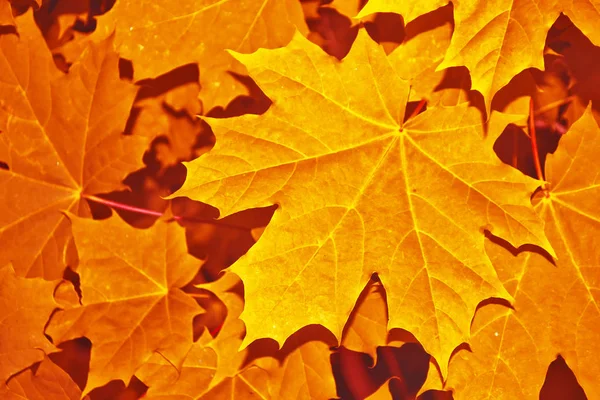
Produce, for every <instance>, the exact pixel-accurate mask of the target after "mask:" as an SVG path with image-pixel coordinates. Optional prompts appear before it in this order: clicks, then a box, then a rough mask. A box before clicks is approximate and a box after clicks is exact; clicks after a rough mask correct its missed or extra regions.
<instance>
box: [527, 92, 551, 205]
mask: <svg viewBox="0 0 600 400" xmlns="http://www.w3.org/2000/svg"><path fill="white" fill-rule="evenodd" d="M529 136H530V137H531V150H532V152H533V162H534V164H535V172H536V174H537V177H538V179H539V180H540V181H542V182H544V173H543V172H542V164H541V163H540V154H539V150H538V145H537V137H536V134H535V113H534V110H533V98H532V99H530V100H529ZM542 190H543V191H544V196H546V197H548V188H547V187H546V183H545V182H544V183H542Z"/></svg>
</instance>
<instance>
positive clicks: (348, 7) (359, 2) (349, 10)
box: [325, 0, 366, 22]
mask: <svg viewBox="0 0 600 400" xmlns="http://www.w3.org/2000/svg"><path fill="white" fill-rule="evenodd" d="M365 3H366V1H364V0H333V1H332V2H331V3H329V4H326V5H325V7H331V8H334V9H336V10H337V11H338V12H339V13H340V14H342V15H345V16H347V17H350V18H351V17H354V16H355V15H356V14H358V12H359V11H360V10H361V9H362V8H363V7H364V5H365ZM354 22H355V21H354Z"/></svg>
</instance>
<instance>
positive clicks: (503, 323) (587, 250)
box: [438, 108, 600, 400]
mask: <svg viewBox="0 0 600 400" xmlns="http://www.w3.org/2000/svg"><path fill="white" fill-rule="evenodd" d="M599 151H600V129H599V128H598V125H597V123H596V121H594V118H593V116H592V112H591V109H590V108H588V109H587V111H586V113H585V114H584V116H583V117H582V118H581V119H579V120H578V121H577V122H575V123H574V124H573V126H572V127H571V128H570V129H569V131H568V132H567V133H566V135H565V136H564V137H563V138H562V139H561V141H560V145H559V148H558V150H557V151H556V153H555V154H553V155H549V156H548V158H547V161H546V164H547V165H546V179H547V180H548V182H549V187H550V190H549V196H548V197H545V196H544V194H543V193H542V192H539V193H537V194H536V196H535V198H534V203H536V205H535V208H536V211H537V212H538V213H539V214H540V216H541V217H542V218H543V219H544V221H545V222H546V234H547V236H548V238H549V239H550V241H551V243H552V245H553V246H554V248H555V249H556V252H557V255H558V258H557V260H550V259H549V257H548V255H544V254H539V251H521V252H517V251H514V250H513V252H514V253H517V254H511V253H510V252H509V251H507V250H505V249H504V248H502V247H500V246H498V245H490V246H488V253H489V254H490V256H491V259H492V261H493V263H494V266H495V267H496V269H497V270H498V275H499V277H500V278H501V279H502V281H503V282H504V285H505V286H506V288H507V290H508V291H509V292H510V293H511V294H512V295H513V297H514V298H515V302H514V304H513V306H514V309H509V308H507V307H504V306H502V305H488V306H485V307H483V308H481V309H480V310H478V311H477V314H476V315H475V319H474V321H473V327H472V341H471V349H472V351H469V352H463V351H461V352H459V353H458V354H456V356H455V357H453V359H452V361H451V363H450V367H449V368H450V372H449V375H448V381H447V384H446V387H448V388H452V389H453V391H454V398H455V399H473V398H476V399H490V400H491V399H494V400H502V399H507V400H508V399H517V398H518V399H524V400H527V399H537V398H539V393H540V389H541V387H542V385H543V383H544V379H545V377H546V370H547V368H548V365H549V364H550V362H552V361H553V360H554V359H555V358H556V355H557V354H561V355H562V356H563V357H564V358H565V360H566V362H567V364H568V365H569V367H570V368H571V369H572V370H573V372H574V373H575V374H576V376H577V380H578V382H579V383H580V384H581V386H582V387H583V388H584V390H585V393H586V395H587V396H588V398H590V399H593V398H598V397H599V396H600V382H599V381H598V376H600V330H599V329H598V326H599V322H600V294H598V290H597V289H596V288H597V286H598V282H599V280H600V266H599V264H598V261H599V260H600V250H599V249H600V242H599V238H600V175H599V174H598V173H597V156H598V152H599ZM438 383H439V379H438Z"/></svg>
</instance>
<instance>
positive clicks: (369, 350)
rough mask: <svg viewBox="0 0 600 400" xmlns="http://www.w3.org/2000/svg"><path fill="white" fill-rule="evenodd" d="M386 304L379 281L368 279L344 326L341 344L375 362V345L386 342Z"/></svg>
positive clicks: (382, 344)
mask: <svg viewBox="0 0 600 400" xmlns="http://www.w3.org/2000/svg"><path fill="white" fill-rule="evenodd" d="M387 321H388V318H387V305H386V304H385V291H384V289H383V286H381V283H379V282H372V281H369V283H368V284H367V286H366V287H365V290H364V291H363V293H362V294H361V296H360V298H359V299H358V301H357V302H356V306H355V307H354V310H353V311H352V314H351V315H350V317H349V318H348V322H347V323H346V326H345V327H344V334H343V335H342V342H341V345H342V346H344V347H345V348H347V349H348V350H352V351H355V352H358V353H366V354H368V355H370V356H371V357H372V358H373V362H374V363H376V362H377V346H384V345H386V344H387V333H388V332H387Z"/></svg>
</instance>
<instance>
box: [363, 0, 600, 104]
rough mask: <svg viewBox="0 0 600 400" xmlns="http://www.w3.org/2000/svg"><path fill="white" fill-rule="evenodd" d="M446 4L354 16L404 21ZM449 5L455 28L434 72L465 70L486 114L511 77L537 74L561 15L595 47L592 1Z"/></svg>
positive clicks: (374, 3) (389, 3)
mask: <svg viewBox="0 0 600 400" xmlns="http://www.w3.org/2000/svg"><path fill="white" fill-rule="evenodd" d="M446 3H447V1H437V0H436V1H431V2H417V3H414V2H405V1H400V0H370V1H369V3H367V6H365V8H363V10H362V11H361V13H360V14H359V16H358V17H361V16H364V15H368V14H372V13H375V12H394V13H398V14H402V15H403V16H404V19H405V21H408V20H411V19H413V18H414V17H417V16H419V15H421V14H424V13H426V12H429V11H432V10H434V9H436V8H437V7H440V6H442V5H444V4H446ZM453 4H454V19H455V23H456V27H455V30H454V34H453V35H452V41H451V44H450V48H449V49H448V51H447V53H446V56H445V58H444V61H443V62H442V63H441V64H440V65H439V66H438V69H443V68H448V67H452V66H462V65H464V66H466V67H467V68H469V71H470V73H471V79H472V88H473V89H475V90H477V91H479V92H481V94H483V96H484V98H485V100H486V104H487V108H488V111H489V109H490V104H491V101H492V98H493V97H494V94H496V92H497V91H498V90H500V89H501V88H502V87H503V86H504V85H506V84H507V83H508V82H509V81H510V80H511V79H512V78H513V77H514V76H515V75H517V74H518V73H519V72H521V71H523V70H524V69H526V68H530V67H534V68H539V69H543V50H544V43H545V40H546V34H547V32H548V29H550V26H551V25H552V24H553V23H554V21H555V20H556V19H557V18H558V16H559V15H560V13H561V12H563V13H565V14H566V15H567V16H568V17H569V18H571V20H572V21H573V22H574V23H575V24H576V25H577V26H578V27H579V28H580V29H581V30H582V31H583V32H584V33H585V34H586V35H587V36H588V37H589V38H590V39H591V40H592V41H593V42H594V43H596V44H599V43H600V34H599V33H598V29H597V24H598V23H599V22H600V11H599V10H600V2H598V0H590V1H580V2H560V1H559V2H555V1H542V2H534V1H529V0H498V1H484V0H468V1H456V2H453Z"/></svg>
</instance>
